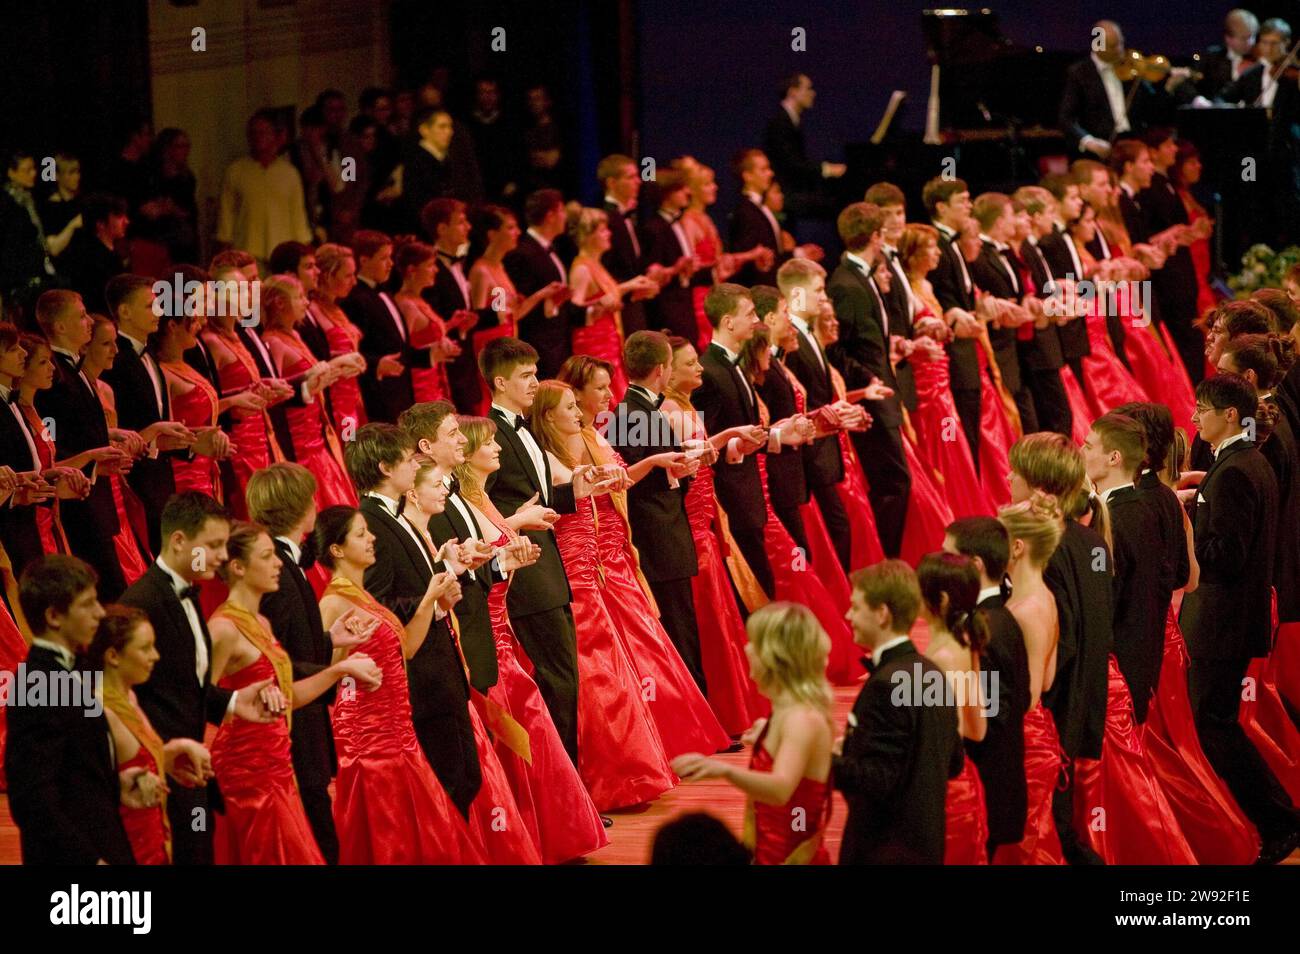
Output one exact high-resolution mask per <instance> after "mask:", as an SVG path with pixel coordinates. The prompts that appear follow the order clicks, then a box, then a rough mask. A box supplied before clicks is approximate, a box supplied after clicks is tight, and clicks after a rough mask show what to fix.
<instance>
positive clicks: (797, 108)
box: [763, 73, 848, 219]
mask: <svg viewBox="0 0 1300 954" xmlns="http://www.w3.org/2000/svg"><path fill="white" fill-rule="evenodd" d="M781 93H782V98H781V108H780V109H778V110H777V111H776V112H775V113H774V114H773V115H772V118H771V119H769V120H768V121H767V129H766V131H765V132H764V134H763V148H764V149H765V150H766V151H767V155H768V156H769V157H770V158H771V161H772V168H773V169H774V170H775V171H776V177H777V179H779V180H780V181H781V184H782V185H783V186H784V187H785V189H786V199H785V206H786V211H787V212H788V214H789V215H790V217H791V218H792V219H797V218H801V217H807V216H816V217H821V216H825V217H827V218H829V217H830V214H831V212H832V207H831V202H830V196H829V195H827V193H826V183H827V180H832V179H838V178H840V177H841V176H843V175H844V173H845V172H846V171H847V170H848V167H847V166H845V165H844V163H842V162H817V161H815V160H813V159H810V158H808V150H807V148H806V147H805V145H804V138H803V128H802V124H803V114H804V113H806V112H807V111H808V110H810V109H812V105H813V101H814V100H815V99H816V96H817V91H816V90H814V89H813V84H812V80H811V79H809V78H808V77H807V76H806V75H804V74H803V73H795V74H793V75H791V76H789V77H788V78H787V79H786V80H785V82H784V83H783V84H782V90H781Z"/></svg>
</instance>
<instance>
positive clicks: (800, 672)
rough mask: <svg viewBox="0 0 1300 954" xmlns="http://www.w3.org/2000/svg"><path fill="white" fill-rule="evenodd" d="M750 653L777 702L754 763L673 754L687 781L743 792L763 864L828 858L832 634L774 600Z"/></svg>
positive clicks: (758, 617) (754, 623)
mask: <svg viewBox="0 0 1300 954" xmlns="http://www.w3.org/2000/svg"><path fill="white" fill-rule="evenodd" d="M747 629H748V631H749V643H748V644H747V645H746V655H747V656H748V657H749V663H750V668H751V671H752V673H753V676H754V681H755V682H757V683H758V685H759V686H760V687H761V689H762V691H763V693H764V695H766V696H767V697H768V698H769V699H771V701H772V716H771V718H770V719H766V720H763V724H762V725H761V727H759V729H758V732H757V733H756V735H757V737H756V738H755V739H754V751H753V754H752V755H751V756H750V762H749V767H748V768H745V769H742V768H739V767H738V766H735V765H733V764H732V763H730V762H726V761H723V760H722V759H716V758H711V757H709V756H706V755H701V754H700V753H698V752H691V753H689V754H686V755H682V756H679V757H678V758H676V759H674V760H673V770H674V771H675V772H677V773H678V774H679V775H680V776H681V777H682V780H683V781H687V782H697V781H703V780H705V779H711V778H721V779H724V780H726V781H728V782H730V783H731V784H732V785H734V786H736V787H737V788H738V789H740V790H741V791H742V792H744V793H745V795H746V796H748V797H747V798H746V802H745V843H746V845H747V846H748V847H749V849H750V850H751V851H752V852H753V853H754V863H755V864H759V865H790V864H801V865H802V864H814V865H826V864H830V856H829V854H828V852H827V851H826V845H825V843H824V836H825V834H826V826H827V823H828V822H829V821H830V814H831V791H832V788H831V746H832V743H833V732H832V729H831V707H832V702H833V700H834V695H833V693H832V692H831V687H830V684H829V683H828V682H827V681H826V675H825V673H826V662H827V656H828V654H829V652H830V638H829V637H828V636H827V635H826V632H825V630H823V629H822V628H821V626H820V625H819V624H818V622H817V618H816V617H815V616H814V615H813V614H812V613H811V612H809V611H808V610H807V609H806V608H805V607H802V606H799V605H797V604H794V603H770V604H768V605H767V606H765V607H763V608H762V609H761V610H759V611H758V612H757V613H755V614H754V615H753V616H751V617H750V618H749V623H748V626H747Z"/></svg>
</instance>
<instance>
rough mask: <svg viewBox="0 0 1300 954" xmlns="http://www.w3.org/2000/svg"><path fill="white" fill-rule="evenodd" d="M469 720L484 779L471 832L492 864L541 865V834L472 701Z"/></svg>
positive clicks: (473, 811) (472, 807)
mask: <svg viewBox="0 0 1300 954" xmlns="http://www.w3.org/2000/svg"><path fill="white" fill-rule="evenodd" d="M467 675H468V674H467ZM469 721H470V724H471V725H473V727H474V746H475V748H477V749H478V763H479V768H480V769H481V771H482V777H483V783H482V785H481V786H480V788H479V790H478V794H477V795H475V796H474V801H473V802H471V803H470V806H469V829H470V831H471V832H472V833H473V835H474V837H475V838H476V839H477V840H478V843H479V844H480V845H481V846H482V847H483V854H484V855H485V856H486V857H487V860H488V863H489V864H493V865H540V864H541V863H542V855H541V849H540V847H539V846H538V843H537V834H536V832H535V831H534V830H533V828H532V827H530V826H529V825H528V823H527V822H526V821H525V820H524V816H523V815H522V814H521V813H520V811H519V806H518V804H516V802H515V795H514V792H513V791H512V790H511V787H510V779H509V777H508V776H507V775H506V770H505V769H504V768H502V766H501V760H500V759H499V758H497V754H496V751H495V750H494V749H493V747H492V737H491V736H490V735H489V734H488V731H487V728H486V726H485V725H484V724H483V718H482V716H480V715H479V711H478V709H477V708H476V707H475V706H474V704H473V703H472V702H471V703H469Z"/></svg>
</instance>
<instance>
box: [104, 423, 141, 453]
mask: <svg viewBox="0 0 1300 954" xmlns="http://www.w3.org/2000/svg"><path fill="white" fill-rule="evenodd" d="M108 439H109V440H110V441H112V442H113V443H114V444H116V445H117V446H118V447H120V448H121V449H122V450H123V452H125V453H126V454H128V455H130V456H131V457H139V456H140V455H141V454H143V453H144V450H145V440H144V438H142V437H141V436H140V435H139V434H137V433H136V432H135V431H128V430H126V429H125V428H121V427H113V428H109V431H108Z"/></svg>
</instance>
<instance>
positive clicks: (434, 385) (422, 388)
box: [393, 242, 460, 401]
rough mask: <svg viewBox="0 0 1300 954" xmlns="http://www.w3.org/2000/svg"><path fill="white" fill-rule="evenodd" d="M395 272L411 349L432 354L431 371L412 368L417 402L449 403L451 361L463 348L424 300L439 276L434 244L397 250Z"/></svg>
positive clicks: (396, 300)
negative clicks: (448, 374) (424, 295)
mask: <svg viewBox="0 0 1300 954" xmlns="http://www.w3.org/2000/svg"><path fill="white" fill-rule="evenodd" d="M393 269H394V270H395V271H396V272H397V275H398V277H399V278H400V279H401V282H402V287H401V288H400V289H399V290H398V292H397V294H396V295H394V296H393V303H394V304H395V305H397V309H398V311H400V312H401V314H402V320H403V321H404V322H406V333H407V340H408V341H410V343H411V347H412V348H415V349H417V350H423V351H428V354H429V366H428V367H427V368H420V367H412V368H411V386H412V388H413V389H414V390H415V400H416V401H447V400H450V399H451V385H450V384H449V383H448V381H447V366H446V365H447V362H448V361H450V360H452V359H453V358H455V357H456V356H457V355H459V354H460V345H459V344H457V343H456V340H455V339H454V338H452V337H451V336H450V335H449V334H447V326H446V325H445V324H444V323H443V320H442V318H440V317H439V316H438V313H437V312H435V311H434V310H433V308H432V307H431V306H430V305H429V303H428V302H427V301H425V300H424V298H423V296H422V295H421V292H423V291H424V290H425V289H426V288H429V287H431V286H432V285H433V280H434V278H435V277H436V276H437V274H438V254H437V252H435V251H434V249H433V246H432V245H425V244H424V243H423V242H403V243H401V244H400V245H398V246H397V248H396V249H395V250H394V251H393Z"/></svg>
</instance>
